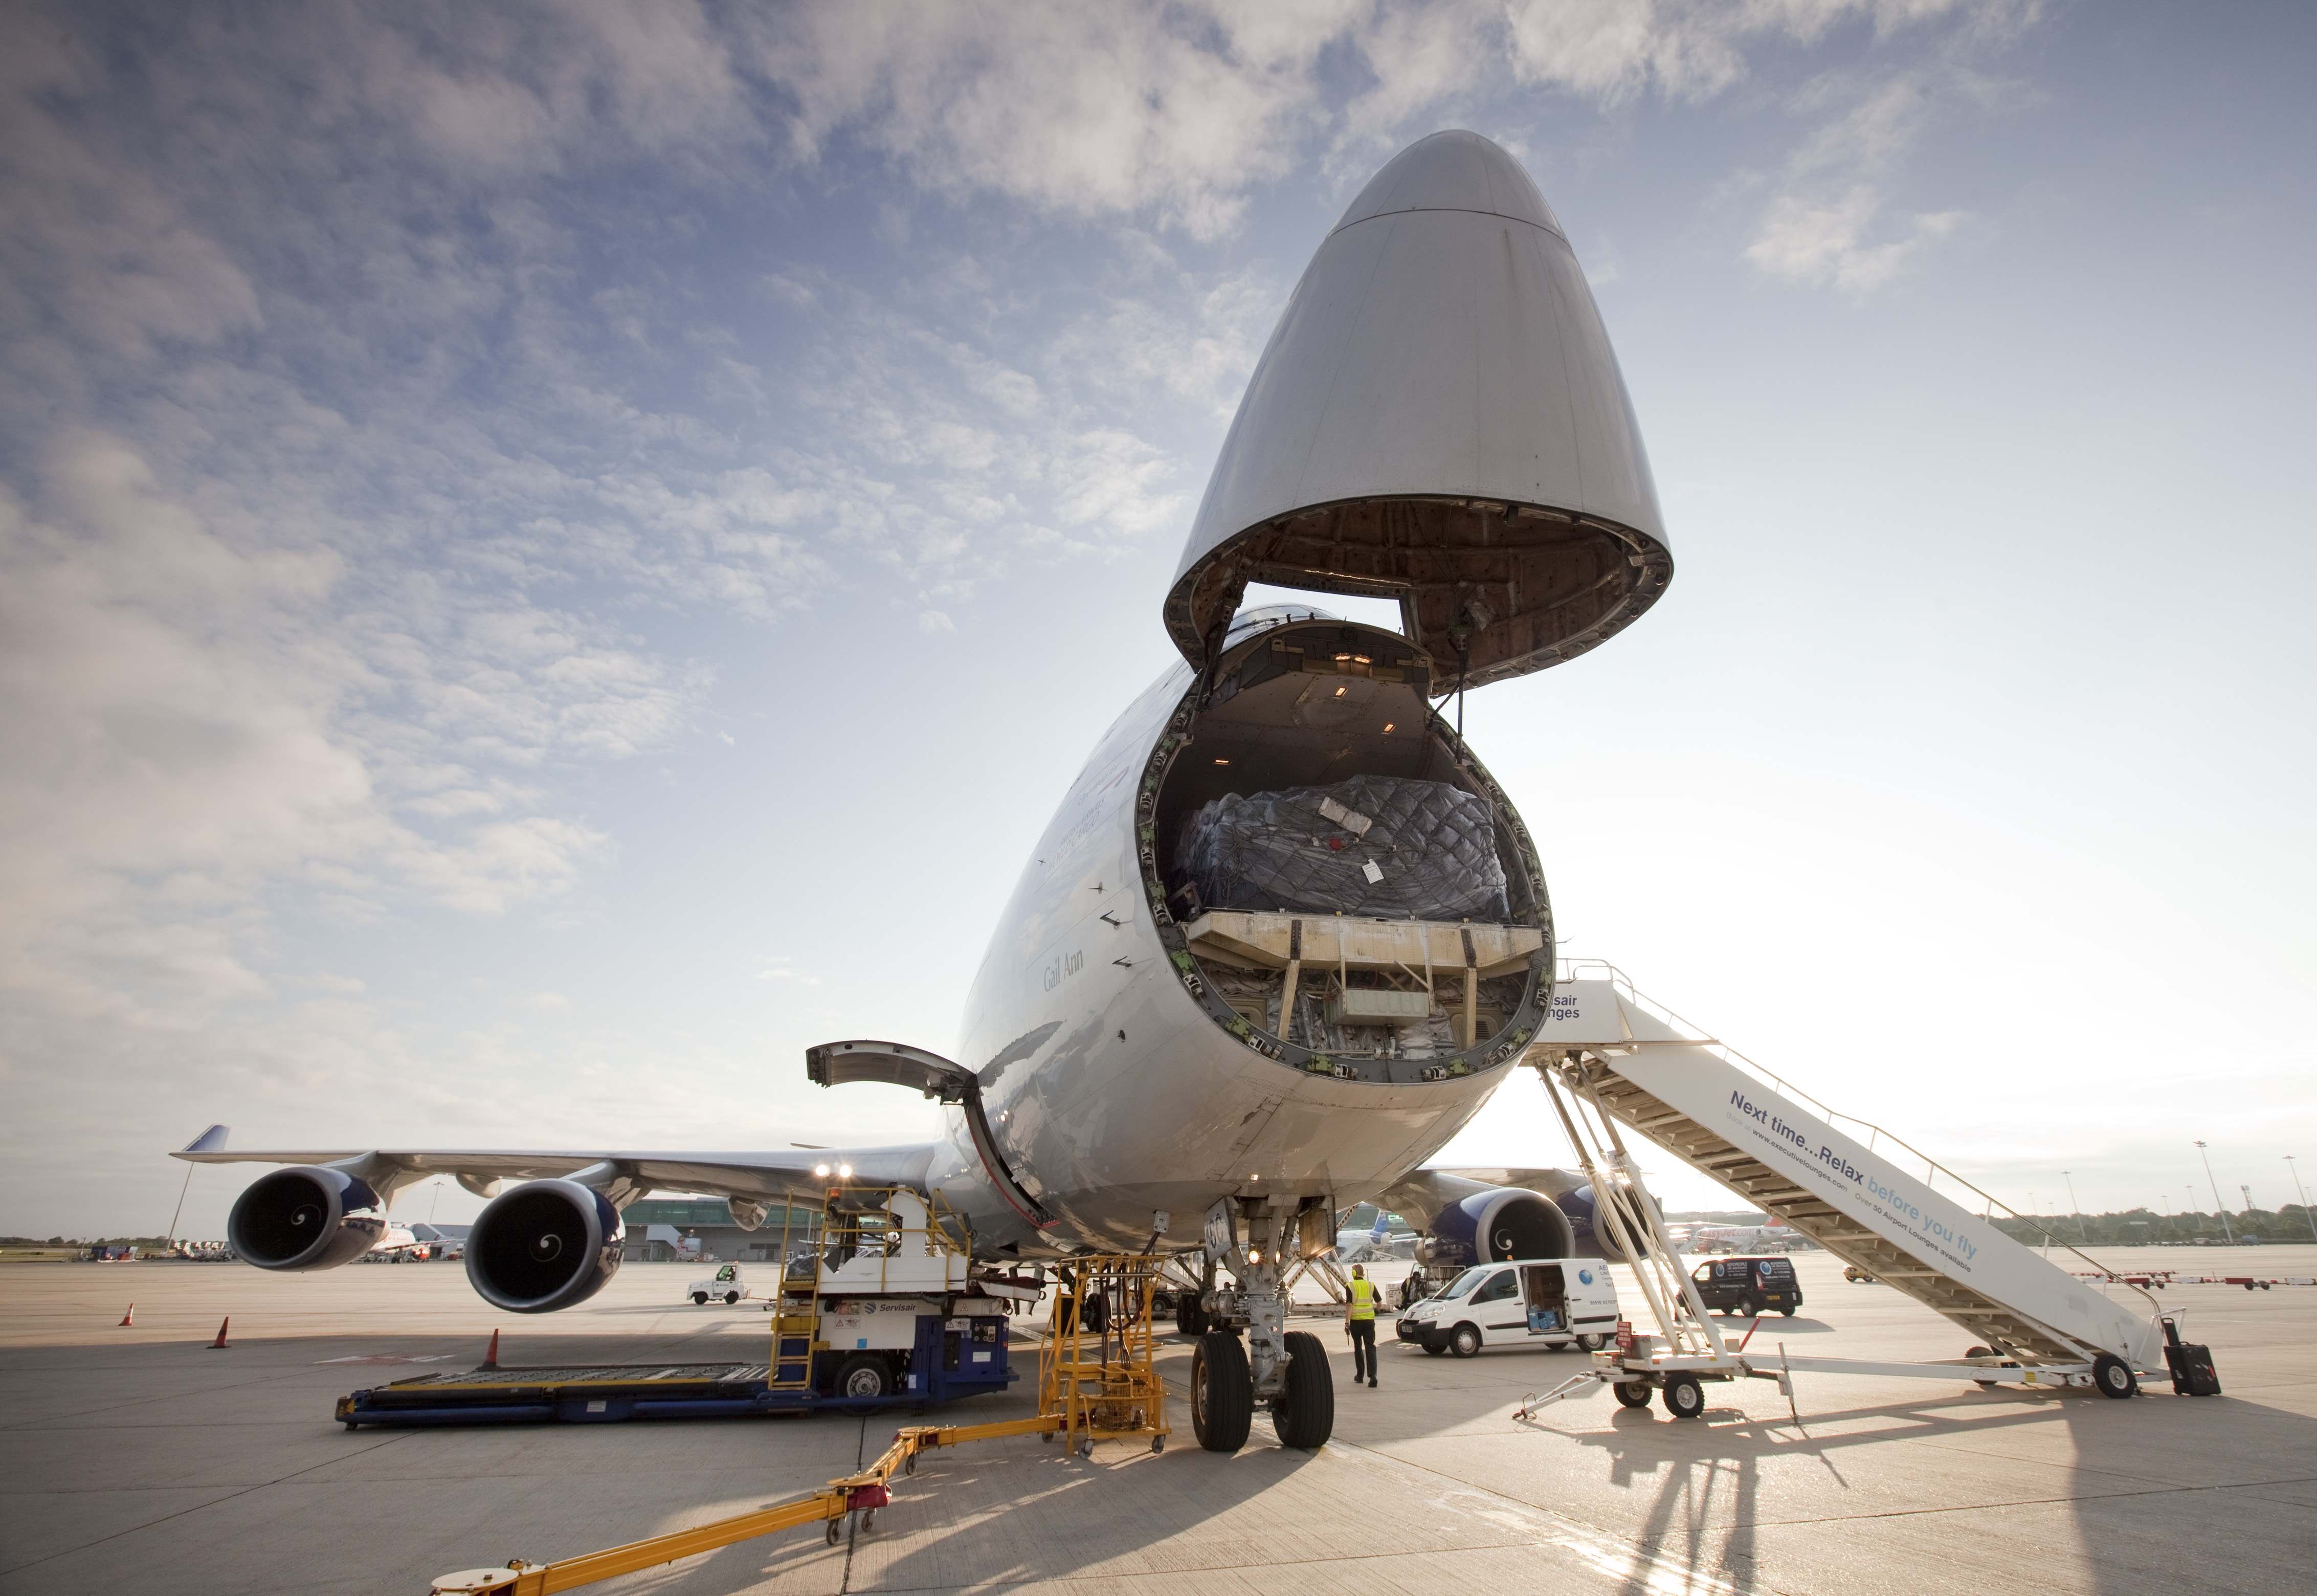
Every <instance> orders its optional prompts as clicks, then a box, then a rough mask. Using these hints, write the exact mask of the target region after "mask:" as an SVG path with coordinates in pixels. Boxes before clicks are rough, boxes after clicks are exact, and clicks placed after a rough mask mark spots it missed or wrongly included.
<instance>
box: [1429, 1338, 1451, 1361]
mask: <svg viewBox="0 0 2317 1596" xmlns="http://www.w3.org/2000/svg"><path fill="white" fill-rule="evenodd" d="M1424 1355H1425V1356H1426V1357H1427V1358H1445V1357H1447V1356H1448V1343H1447V1342H1445V1341H1427V1342H1425V1343H1424Z"/></svg>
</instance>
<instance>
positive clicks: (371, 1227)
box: [225, 1164, 386, 1269]
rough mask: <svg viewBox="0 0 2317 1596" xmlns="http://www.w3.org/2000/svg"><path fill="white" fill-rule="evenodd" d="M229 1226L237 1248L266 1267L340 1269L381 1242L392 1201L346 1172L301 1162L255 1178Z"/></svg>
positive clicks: (227, 1229) (259, 1266) (238, 1205)
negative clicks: (383, 1199) (387, 1203)
mask: <svg viewBox="0 0 2317 1596" xmlns="http://www.w3.org/2000/svg"><path fill="white" fill-rule="evenodd" d="M225 1229H226V1235H227V1237H228V1240H229V1242H230V1243H231V1245H232V1247H233V1250H234V1251H236V1252H237V1253H239V1254H240V1255H241V1256H242V1257H243V1258H245V1259H246V1260H248V1261H250V1262H251V1263H254V1264H255V1265H256V1266H257V1267H258V1268H259V1269H335V1268H337V1267H338V1266H339V1265H340V1264H342V1263H351V1262H353V1260H355V1259H357V1258H360V1257H361V1256H362V1254H363V1253H365V1252H367V1251H370V1250H371V1248H372V1247H375V1246H376V1245H378V1242H379V1238H380V1237H381V1236H383V1235H384V1234H385V1233H386V1205H385V1204H384V1203H383V1202H380V1200H379V1196H378V1193H377V1192H375V1191H373V1190H372V1189H371V1187H370V1185H369V1183H368V1182H367V1181H363V1180H360V1179H355V1178H354V1177H353V1176H352V1175H349V1174H347V1173H346V1172H345V1171H344V1170H331V1169H322V1168H317V1167H315V1166H313V1165H310V1164H297V1165H293V1166H291V1168H289V1169H286V1170H274V1171H273V1173H272V1174H270V1175H263V1176H260V1177H259V1178H258V1179H256V1180H255V1182H253V1183H252V1184H251V1186H250V1188H249V1189H248V1190H246V1191H245V1192H243V1193H242V1194H241V1196H240V1197H238V1198H237V1199H236V1200H235V1202H234V1205H233V1212H232V1213H231V1214H229V1215H227V1217H226V1222H225Z"/></svg>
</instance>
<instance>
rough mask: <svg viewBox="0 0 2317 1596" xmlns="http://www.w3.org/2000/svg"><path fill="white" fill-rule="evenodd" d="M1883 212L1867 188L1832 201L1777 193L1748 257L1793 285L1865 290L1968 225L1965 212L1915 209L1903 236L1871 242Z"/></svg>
mask: <svg viewBox="0 0 2317 1596" xmlns="http://www.w3.org/2000/svg"><path fill="white" fill-rule="evenodd" d="M1883 209H1884V205H1883V197H1882V195H1881V194H1880V193H1877V192H1876V191H1875V190H1874V188H1873V187H1872V186H1871V185H1869V184H1854V185H1853V186H1852V187H1851V188H1850V189H1849V191H1848V192H1847V193H1843V194H1842V195H1840V196H1838V197H1836V198H1833V199H1828V200H1809V199H1804V198H1802V197H1800V196H1798V195H1794V194H1780V195H1779V196H1777V197H1776V199H1774V200H1772V201H1771V202H1770V203H1769V205H1768V207H1767V209H1766V210H1765V211H1764V212H1763V214H1762V218H1761V222H1760V225H1759V228H1758V230H1757V231H1756V233H1755V236H1754V239H1753V242H1752V243H1750V244H1749V245H1747V247H1746V258H1747V260H1749V261H1750V262H1751V263H1753V265H1756V266H1758V267H1759V268H1760V269H1761V270H1762V271H1764V272H1767V273H1769V274H1770V275H1771V276H1774V277H1779V278H1783V279H1785V281H1787V282H1803V283H1831V284H1833V285H1834V286H1835V287H1837V288H1839V289H1843V290H1845V291H1848V292H1852V293H1865V292H1866V291H1869V290H1872V289H1875V288H1880V287H1881V286H1882V285H1883V283H1885V282H1889V281H1890V280H1891V279H1892V277H1894V276H1897V275H1898V274H1899V273H1900V272H1901V270H1903V269H1904V268H1905V267H1906V265H1907V264H1908V262H1909V261H1910V259H1911V258H1913V257H1914V256H1917V255H1918V254H1919V253H1920V252H1921V251H1923V250H1924V249H1926V248H1928V247H1930V246H1931V245H1934V244H1937V242H1939V241H1940V240H1941V239H1943V238H1948V237H1950V236H1952V235H1953V234H1954V233H1955V231H1956V230H1957V229H1959V228H1961V227H1963V226H1964V223H1965V222H1967V221H1968V220H1971V219H1970V217H1969V215H1968V213H1967V212H1964V211H1934V212H1928V213H1924V212H1918V213H1917V214H1915V215H1913V216H1911V217H1910V218H1908V219H1907V221H1906V222H1905V224H1904V231H1903V232H1902V233H1901V235H1900V236H1899V237H1897V238H1884V239H1883V241H1882V242H1880V243H1872V242H1869V241H1868V240H1869V236H1870V234H1871V233H1872V231H1873V229H1874V224H1875V222H1876V220H1877V219H1878V218H1879V216H1880V215H1881V213H1882V211H1883Z"/></svg>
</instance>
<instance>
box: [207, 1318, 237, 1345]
mask: <svg viewBox="0 0 2317 1596" xmlns="http://www.w3.org/2000/svg"><path fill="white" fill-rule="evenodd" d="M231 1323H233V1315H232V1314H227V1315H226V1316H225V1317H224V1318H223V1319H220V1320H219V1321H218V1339H217V1340H213V1341H211V1342H210V1348H209V1349H210V1351H212V1352H223V1351H226V1350H227V1349H229V1348H230V1346H231V1345H232V1343H231V1342H229V1341H228V1340H226V1339H225V1327H226V1326H227V1325H228V1324H231Z"/></svg>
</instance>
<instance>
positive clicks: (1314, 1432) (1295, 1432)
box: [1271, 1330, 1336, 1452]
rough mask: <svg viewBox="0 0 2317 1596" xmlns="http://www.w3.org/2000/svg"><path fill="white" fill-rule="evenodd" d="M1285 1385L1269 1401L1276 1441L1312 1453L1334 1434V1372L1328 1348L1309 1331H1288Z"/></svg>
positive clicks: (1326, 1442)
mask: <svg viewBox="0 0 2317 1596" xmlns="http://www.w3.org/2000/svg"><path fill="white" fill-rule="evenodd" d="M1287 1358H1288V1363H1287V1388H1286V1390H1285V1391H1284V1392H1283V1393H1282V1394H1280V1395H1278V1396H1277V1397H1275V1398H1274V1399H1273V1400H1272V1403H1271V1421H1272V1426H1273V1428H1274V1429H1275V1430H1277V1431H1278V1432H1279V1444H1280V1445H1281V1446H1283V1447H1294V1448H1298V1449H1300V1450H1302V1451H1306V1452H1313V1451H1317V1450H1319V1448H1321V1447H1324V1446H1326V1445H1327V1444H1328V1437H1329V1436H1331V1435H1333V1434H1335V1433H1336V1375H1335V1371H1334V1370H1333V1369H1331V1368H1330V1367H1328V1352H1327V1349H1325V1348H1324V1347H1322V1346H1320V1338H1319V1337H1318V1336H1315V1335H1313V1334H1311V1332H1310V1331H1302V1330H1291V1331H1288V1332H1287Z"/></svg>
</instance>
